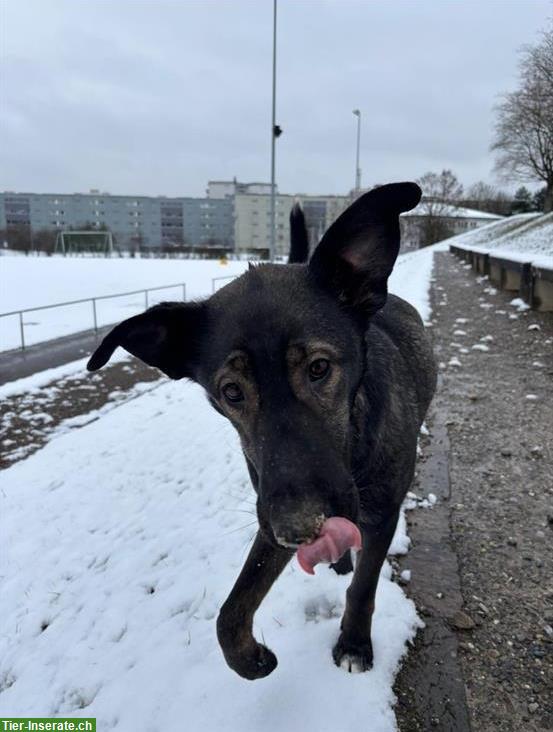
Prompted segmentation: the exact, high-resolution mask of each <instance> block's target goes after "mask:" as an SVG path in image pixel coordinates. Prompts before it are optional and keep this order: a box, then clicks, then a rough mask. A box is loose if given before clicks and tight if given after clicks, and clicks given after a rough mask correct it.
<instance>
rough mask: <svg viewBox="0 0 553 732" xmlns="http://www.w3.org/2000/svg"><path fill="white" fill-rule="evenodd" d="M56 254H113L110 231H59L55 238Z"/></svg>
mask: <svg viewBox="0 0 553 732" xmlns="http://www.w3.org/2000/svg"><path fill="white" fill-rule="evenodd" d="M55 252H56V254H63V255H65V254H81V253H82V254H84V253H87V254H88V253H93V254H104V255H105V256H109V255H110V254H111V253H112V252H113V236H112V235H111V231H60V232H58V235H57V237H56V248H55Z"/></svg>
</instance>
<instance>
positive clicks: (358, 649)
mask: <svg viewBox="0 0 553 732" xmlns="http://www.w3.org/2000/svg"><path fill="white" fill-rule="evenodd" d="M332 657H333V658H334V663H335V664H336V665H337V666H339V667H340V668H342V669H343V670H344V671H347V672H348V673H351V674H360V673H363V672H364V671H368V670H369V669H371V668H372V665H373V647H372V643H371V641H370V640H369V641H366V642H364V643H356V642H354V641H348V640H347V638H344V634H343V633H342V634H341V635H340V637H339V638H338V642H337V643H336V645H335V646H334V648H333V649H332Z"/></svg>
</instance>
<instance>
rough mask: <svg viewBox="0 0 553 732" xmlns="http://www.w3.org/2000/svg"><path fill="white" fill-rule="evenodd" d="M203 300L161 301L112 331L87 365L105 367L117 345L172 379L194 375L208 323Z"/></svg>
mask: <svg viewBox="0 0 553 732" xmlns="http://www.w3.org/2000/svg"><path fill="white" fill-rule="evenodd" d="M205 309H206V306H205V304H204V303H195V302H189V303H181V302H162V303H160V304H159V305H155V306H154V307H152V308H150V309H149V310H146V312H144V313H142V314H141V315H135V316H134V317H133V318H129V319H128V320H124V321H123V322H122V323H119V325H117V326H115V328H114V329H113V330H112V331H110V332H109V333H108V334H107V336H106V337H105V338H104V340H103V341H102V342H101V343H100V345H99V346H98V348H97V349H96V350H95V351H94V353H93V354H92V356H91V357H90V360H89V362H88V364H87V369H88V370H89V371H97V370H98V369H100V368H102V366H105V364H106V363H107V362H108V361H109V359H110V358H111V356H112V354H113V352H114V351H115V349H116V348H117V347H118V346H121V348H124V349H125V350H126V351H128V352H129V353H132V355H133V356H136V357H137V358H139V359H140V360H141V361H144V363H146V364H148V366H155V367H156V368H158V369H161V371H163V373H165V374H167V376H170V377H171V378H172V379H182V378H183V377H185V376H187V377H189V378H192V377H193V375H194V372H195V367H196V364H197V360H198V353H199V344H200V338H201V333H202V331H203V330H204V325H205V319H206V318H205Z"/></svg>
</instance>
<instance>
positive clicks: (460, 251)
mask: <svg viewBox="0 0 553 732" xmlns="http://www.w3.org/2000/svg"><path fill="white" fill-rule="evenodd" d="M449 251H450V252H451V253H452V254H455V255H456V256H457V257H459V258H460V259H462V260H463V261H464V262H467V263H468V264H470V265H471V267H472V269H473V270H474V272H476V273H477V274H482V275H487V276H488V277H489V278H490V282H491V283H492V284H494V285H496V286H497V287H499V288H500V289H501V290H507V291H510V292H515V293H517V294H518V296H519V297H520V298H522V300H524V301H525V302H527V303H528V305H529V306H530V307H531V308H532V310H540V311H541V312H551V311H553V268H552V267H551V266H548V265H547V264H536V263H535V262H533V261H532V260H533V257H532V255H531V254H529V255H528V259H527V260H525V259H518V258H516V259H513V258H511V257H510V256H509V254H508V252H505V253H503V252H502V251H501V249H497V250H496V251H495V252H494V250H493V249H491V250H489V251H484V250H478V249H477V250H473V249H469V248H465V247H458V246H455V245H453V244H451V245H450V247H449ZM536 256H538V257H539V255H536Z"/></svg>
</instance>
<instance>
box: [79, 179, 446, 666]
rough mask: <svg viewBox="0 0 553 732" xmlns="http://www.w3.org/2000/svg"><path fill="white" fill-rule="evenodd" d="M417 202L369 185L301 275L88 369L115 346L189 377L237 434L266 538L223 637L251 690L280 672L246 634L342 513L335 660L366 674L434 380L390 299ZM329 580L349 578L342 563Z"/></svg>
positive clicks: (144, 336)
mask: <svg viewBox="0 0 553 732" xmlns="http://www.w3.org/2000/svg"><path fill="white" fill-rule="evenodd" d="M419 199H420V189H419V188H418V186H416V185H415V184H413V183H398V184H392V185H388V186H383V187H381V188H377V189H375V190H373V191H371V192H369V193H367V194H365V195H363V196H361V198H359V199H358V200H357V201H356V202H355V203H354V204H353V205H352V206H350V208H349V209H348V210H347V211H345V212H344V213H343V214H342V215H341V216H340V217H339V219H338V220H337V221H336V222H335V223H334V224H333V225H332V226H331V227H330V228H329V230H328V231H327V233H326V234H325V235H324V237H323V239H322V240H321V242H320V244H319V246H318V247H317V249H316V250H315V252H314V254H313V257H312V259H311V261H310V262H309V264H308V265H306V264H292V265H272V264H266V265H260V266H256V267H253V268H250V270H249V271H248V272H247V273H245V274H244V275H242V276H241V277H239V278H237V279H236V280H234V281H233V282H232V283H231V284H229V285H227V286H226V287H224V288H223V289H221V290H219V291H218V292H217V293H216V294H214V295H213V296H212V297H210V298H209V299H208V300H206V301H205V302H200V303H162V304H161V305H157V306H155V307H153V308H150V309H149V310H147V311H146V312H145V313H143V314H142V315H139V316H136V317H134V318H130V319H129V320H126V321H125V322H123V323H121V324H120V325H118V326H117V327H116V328H114V329H113V331H111V333H109V335H108V336H107V337H106V338H105V339H104V341H103V342H102V344H101V345H100V347H99V348H98V349H97V351H96V352H95V353H94V355H93V356H92V358H91V359H90V362H89V366H88V367H89V369H90V370H95V369H98V368H100V367H101V366H103V365H104V364H105V363H106V362H107V361H108V359H109V358H110V356H111V354H112V353H113V351H114V350H115V348H117V347H118V346H122V347H123V348H125V349H126V350H127V351H129V352H130V353H132V354H134V355H135V356H138V357H139V358H141V359H142V360H143V361H145V362H146V363H147V364H150V365H152V366H157V367H158V368H160V369H161V370H162V371H164V372H165V373H166V374H167V375H168V376H170V377H171V378H173V379H180V378H182V377H188V378H191V379H194V380H195V381H196V382H198V383H199V384H201V385H202V386H203V387H204V388H205V390H206V392H207V395H208V398H209V400H210V402H211V404H212V405H213V406H214V407H215V409H216V410H217V411H219V412H220V413H221V414H223V415H225V416H226V417H227V418H228V419H229V420H230V421H231V422H232V424H233V425H234V426H235V427H236V429H237V431H238V433H239V435H240V438H241V442H242V446H243V450H244V455H245V458H246V462H247V465H248V469H249V472H250V476H251V479H252V483H253V486H254V489H255V491H256V493H257V512H258V518H259V531H258V534H257V537H256V539H255V542H254V545H253V547H252V549H251V551H250V554H249V556H248V558H247V560H246V563H245V565H244V568H243V569H242V572H241V574H240V576H239V577H238V580H237V582H236V584H235V586H234V588H233V590H232V592H231V593H230V596H229V597H228V599H227V600H226V602H225V603H224V605H223V607H222V608H221V612H220V615H219V619H218V622H217V632H218V637H219V641H220V644H221V647H222V649H223V653H224V655H225V658H226V661H227V663H228V665H229V666H230V667H231V668H233V669H234V670H235V671H236V672H237V673H238V674H240V675H241V676H243V677H245V678H247V679H256V678H260V677H263V676H266V675H267V674H269V673H271V671H272V670H273V669H274V668H275V666H276V664H277V660H276V657H275V656H274V654H273V653H272V651H270V650H269V649H268V648H266V647H265V646H263V645H261V644H259V643H258V642H257V641H256V640H255V638H254V637H253V633H252V624H253V617H254V614H255V612H256V610H257V608H258V607H259V605H260V603H261V601H262V600H263V598H264V597H265V595H266V594H267V592H268V590H269V588H270V587H271V585H272V584H273V582H274V581H275V580H276V578H277V577H278V576H279V574H280V573H281V572H282V570H283V569H284V567H285V566H286V564H287V563H288V561H289V560H290V558H291V557H292V556H293V553H294V551H295V548H296V547H297V546H298V544H300V543H302V542H305V541H309V540H310V539H312V538H314V537H315V536H316V534H317V531H318V528H319V527H320V524H321V517H326V518H328V517H332V516H343V517H345V518H348V519H350V520H351V521H354V522H355V523H356V524H357V525H358V526H359V527H360V529H361V533H362V537H363V548H362V551H361V552H360V554H359V555H358V560H357V562H356V567H355V573H354V576H353V580H352V583H351V586H350V587H349V589H348V591H347V602H346V609H345V612H344V616H343V619H342V624H341V634H340V637H339V638H338V641H337V643H336V645H335V647H334V651H333V656H334V660H335V662H336V664H338V665H340V666H342V667H344V668H346V669H347V670H350V671H358V670H365V669H368V668H370V666H371V664H372V657H373V653H372V646H371V618H372V614H373V609H374V596H375V590H376V584H377V581H378V575H379V572H380V568H381V566H382V563H383V561H384V559H385V557H386V553H387V550H388V547H389V544H390V541H391V539H392V536H393V533H394V530H395V527H396V523H397V520H398V513H399V509H400V505H401V502H402V500H403V497H404V496H405V493H406V491H407V490H408V488H409V486H410V483H411V481H412V478H413V473H414V467H415V456H416V446H417V435H418V432H419V429H420V426H421V423H422V421H423V419H424V416H425V414H426V410H427V408H428V405H429V403H430V400H431V398H432V395H433V392H434V387H435V381H436V370H435V365H434V361H433V357H432V353H431V348H430V345H429V342H428V340H427V338H426V335H425V332H424V328H423V324H422V322H421V320H420V318H419V316H418V314H417V312H416V311H415V310H414V309H413V308H412V307H411V306H410V305H408V304H407V303H406V302H405V301H404V300H402V299H400V298H399V297H395V296H393V295H390V296H388V295H387V279H388V277H389V275H390V273H391V271H392V268H393V265H394V262H395V259H396V257H397V254H398V251H399V213H400V212H401V211H405V210H409V209H410V208H412V207H414V206H415V205H416V204H417V203H418V201H419ZM303 225H304V224H303ZM306 241H307V237H305V242H306ZM214 488H215V487H214ZM335 569H336V570H337V571H339V572H347V571H349V570H351V569H352V567H351V560H350V557H349V554H346V555H344V557H343V558H342V559H341V560H340V561H339V562H338V564H337V565H335Z"/></svg>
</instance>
